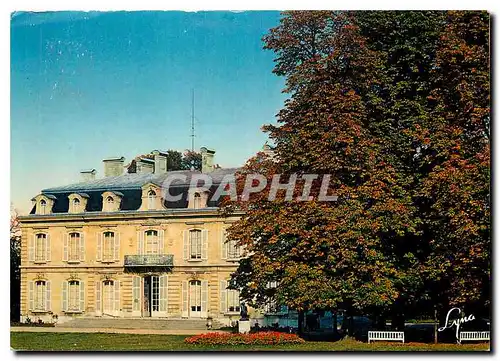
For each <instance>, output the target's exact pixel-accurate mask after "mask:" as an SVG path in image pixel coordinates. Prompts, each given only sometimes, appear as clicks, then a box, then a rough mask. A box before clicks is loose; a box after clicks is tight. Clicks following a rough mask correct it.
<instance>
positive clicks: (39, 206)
mask: <svg viewBox="0 0 500 361" xmlns="http://www.w3.org/2000/svg"><path fill="white" fill-rule="evenodd" d="M56 200H57V198H56V197H55V196H54V195H52V194H46V193H42V194H39V195H37V196H36V197H34V198H32V199H31V201H32V202H33V206H34V213H35V214H40V215H48V214H51V213H52V212H53V210H52V209H53V207H54V204H55V201H56Z"/></svg>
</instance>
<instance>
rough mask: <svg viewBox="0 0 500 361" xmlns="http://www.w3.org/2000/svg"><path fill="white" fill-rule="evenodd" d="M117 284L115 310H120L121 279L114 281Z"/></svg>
mask: <svg viewBox="0 0 500 361" xmlns="http://www.w3.org/2000/svg"><path fill="white" fill-rule="evenodd" d="M114 286H115V312H118V311H120V281H115V282H114Z"/></svg>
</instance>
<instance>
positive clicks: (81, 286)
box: [80, 281, 85, 312]
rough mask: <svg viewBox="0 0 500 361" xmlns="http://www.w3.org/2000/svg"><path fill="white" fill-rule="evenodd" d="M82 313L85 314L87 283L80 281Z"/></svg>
mask: <svg viewBox="0 0 500 361" xmlns="http://www.w3.org/2000/svg"><path fill="white" fill-rule="evenodd" d="M80 311H82V312H85V282H83V281H80Z"/></svg>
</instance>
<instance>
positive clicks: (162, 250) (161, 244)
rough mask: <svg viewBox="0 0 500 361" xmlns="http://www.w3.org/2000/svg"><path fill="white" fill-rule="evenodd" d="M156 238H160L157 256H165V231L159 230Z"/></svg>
mask: <svg viewBox="0 0 500 361" xmlns="http://www.w3.org/2000/svg"><path fill="white" fill-rule="evenodd" d="M158 236H159V237H160V241H159V242H158V244H159V248H160V249H159V250H158V254H165V231H164V230H163V229H160V232H159V234H158Z"/></svg>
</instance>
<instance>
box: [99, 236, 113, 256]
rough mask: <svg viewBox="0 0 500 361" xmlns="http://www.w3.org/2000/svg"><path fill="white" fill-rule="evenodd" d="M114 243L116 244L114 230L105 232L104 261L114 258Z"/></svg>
mask: <svg viewBox="0 0 500 361" xmlns="http://www.w3.org/2000/svg"><path fill="white" fill-rule="evenodd" d="M114 244H115V234H114V232H104V244H103V245H102V246H103V250H102V251H103V252H102V258H103V260H104V261H111V260H113V258H114V254H113V251H114Z"/></svg>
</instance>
